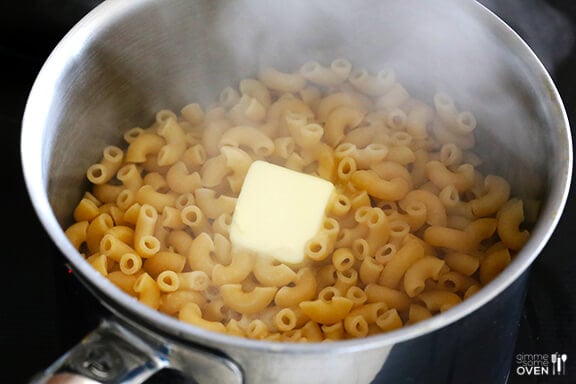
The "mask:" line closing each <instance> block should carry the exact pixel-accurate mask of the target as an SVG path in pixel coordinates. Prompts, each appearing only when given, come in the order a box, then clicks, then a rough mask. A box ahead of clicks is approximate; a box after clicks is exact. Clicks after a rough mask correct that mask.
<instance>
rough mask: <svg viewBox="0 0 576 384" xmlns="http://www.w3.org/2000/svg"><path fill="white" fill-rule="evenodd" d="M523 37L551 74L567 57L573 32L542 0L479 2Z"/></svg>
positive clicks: (563, 19)
mask: <svg viewBox="0 0 576 384" xmlns="http://www.w3.org/2000/svg"><path fill="white" fill-rule="evenodd" d="M480 2H481V3H482V4H484V5H485V6H486V7H488V8H489V9H491V10H492V11H494V13H496V14H497V15H499V16H500V17H501V18H502V19H503V20H504V21H506V22H507V23H508V24H509V25H510V26H511V27H512V28H514V30H515V31H516V32H517V33H518V34H519V35H520V36H522V38H523V39H524V40H525V41H526V43H527V44H528V45H529V46H530V47H531V48H532V50H534V53H536V55H537V56H538V57H539V59H540V61H542V64H544V66H545V67H546V69H547V70H548V71H549V72H551V73H553V72H554V71H555V70H556V69H557V66H558V65H559V64H560V63H562V61H563V60H564V59H565V58H566V57H567V56H568V55H569V53H570V51H571V50H572V47H573V45H574V39H575V31H574V26H573V24H572V23H571V22H570V20H569V19H568V18H567V17H566V16H565V15H564V14H562V13H561V12H560V11H559V10H558V9H556V8H553V7H552V6H551V5H550V4H548V3H546V2H545V1H543V0H508V1H497V0H481V1H480Z"/></svg>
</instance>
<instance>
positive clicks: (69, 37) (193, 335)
mask: <svg viewBox="0 0 576 384" xmlns="http://www.w3.org/2000/svg"><path fill="white" fill-rule="evenodd" d="M155 2H157V1H155V0H143V1H139V2H133V1H130V0H109V1H105V2H103V3H101V4H99V5H98V6H96V7H95V8H94V9H93V10H92V11H91V12H89V13H88V14H87V15H86V16H85V17H84V18H83V19H82V20H80V22H79V23H77V24H76V25H75V26H74V27H73V28H72V29H71V30H70V31H69V32H68V33H67V34H66V35H65V36H64V38H63V39H62V40H61V41H60V42H59V43H58V45H57V46H56V47H55V48H54V50H53V51H52V53H51V54H50V55H49V57H48V59H47V60H46V62H45V63H44V65H43V67H42V68H41V70H40V72H39V74H38V76H37V78H36V80H35V82H34V84H33V86H32V88H31V91H30V94H29V97H28V100H27V103H26V107H25V111H24V115H23V120H22V133H21V148H20V151H21V161H22V167H23V172H24V179H25V183H26V187H27V190H28V193H29V197H30V199H31V202H32V205H33V207H34V209H35V211H36V213H37V216H38V218H39V219H40V222H41V223H42V225H43V227H44V228H45V230H46V231H47V232H48V234H49V235H50V237H51V238H52V240H53V242H54V243H55V244H56V246H57V248H58V249H59V250H60V251H61V252H62V253H63V254H64V255H65V257H66V258H67V260H69V261H70V263H71V265H72V266H73V270H74V271H75V272H77V273H79V274H80V275H81V277H82V282H83V283H84V284H86V285H89V287H88V288H89V290H90V291H91V292H92V291H93V289H96V291H97V292H98V293H99V294H103V295H104V296H105V297H106V299H109V300H112V301H113V302H114V303H115V304H118V305H119V306H120V307H121V308H122V309H123V310H124V311H127V312H129V313H130V315H133V316H135V317H136V318H144V319H145V320H146V321H147V322H148V323H151V324H153V325H154V326H155V327H156V328H158V329H161V330H163V331H164V332H167V333H170V334H172V335H174V336H176V337H178V338H182V339H185V340H187V341H193V342H196V343H207V344H209V345H228V346H233V347H239V348H250V349H254V350H260V351H267V352H277V353H289V354H290V353H293V354H306V353H323V354H324V353H339V352H342V351H343V350H346V351H352V350H366V349H371V348H377V347H382V346H384V345H390V346H391V345H393V344H395V343H398V342H402V341H406V340H409V339H413V338H416V337H418V336H421V335H424V334H427V333H430V332H432V331H435V330H438V329H440V328H442V327H444V326H446V325H449V324H451V323H453V322H455V321H457V320H459V319H462V318H463V317H465V316H467V315H469V314H470V313H472V312H473V311H475V310H477V309H479V308H480V307H482V306H483V305H484V304H486V303H487V302H489V301H491V300H492V299H494V298H495V297H496V296H498V295H499V294H500V293H501V292H502V291H504V290H505V289H506V288H507V287H508V286H509V285H511V284H512V283H513V282H514V281H515V280H517V279H518V278H519V276H520V275H521V274H522V273H523V272H525V271H526V270H527V269H528V268H529V267H530V265H531V263H532V262H533V261H534V260H535V258H536V257H537V256H538V255H539V253H540V252H541V251H542V249H543V248H544V247H545V245H546V243H547V242H548V240H549V238H550V237H551V236H552V234H553V232H554V230H555V228H556V226H557V224H558V222H559V220H560V217H561V215H562V213H563V210H564V206H565V204H566V201H567V198H568V194H569V189H570V182H571V178H572V156H573V155H572V138H571V134H570V128H569V121H568V117H567V115H566V111H565V108H564V105H563V103H562V100H561V97H560V95H559V92H558V90H557V88H556V86H555V84H554V82H553V80H552V78H551V77H550V75H549V74H548V72H547V70H546V69H545V67H544V65H543V64H542V63H541V62H540V60H539V59H538V58H537V56H536V55H535V54H534V52H533V51H532V50H531V48H530V47H529V46H528V45H527V44H526V43H525V42H524V41H523V40H522V38H521V37H520V36H519V35H518V34H517V33H516V32H515V31H514V30H512V29H511V28H510V27H509V26H508V25H507V24H506V23H505V22H504V21H502V20H501V19H500V18H499V17H498V16H496V15H495V14H494V13H492V12H491V11H490V10H488V9H487V8H486V7H484V6H483V5H481V4H480V3H477V2H476V1H474V2H461V3H462V5H463V6H465V7H469V10H470V12H478V14H479V15H480V16H481V17H485V18H487V19H488V22H490V23H491V24H492V25H493V26H494V27H495V28H496V29H499V31H497V32H500V33H503V34H505V35H507V37H509V40H510V43H511V44H513V45H514V47H513V48H514V50H513V51H514V53H515V54H517V55H521V56H522V57H521V58H522V60H523V61H524V62H525V63H526V64H528V65H529V66H530V67H531V70H532V71H533V72H535V73H537V74H538V75H539V79H540V82H541V89H542V90H547V92H548V93H549V95H548V97H549V99H550V100H551V102H552V105H553V107H555V110H554V111H552V112H553V114H554V119H555V122H556V123H557V125H558V126H557V127H556V128H557V130H558V133H559V135H560V137H559V142H560V143H563V147H562V148H561V151H562V154H561V156H562V157H563V158H565V162H564V167H563V168H562V169H561V170H559V174H560V176H559V177H558V180H557V181H556V183H555V184H554V185H551V188H550V191H549V196H548V200H547V204H546V206H545V207H544V209H543V211H542V212H541V214H540V218H539V220H538V222H537V224H536V226H535V228H534V229H533V231H532V234H531V236H530V239H529V241H528V242H527V244H526V245H525V246H524V248H523V249H522V250H521V251H520V252H519V253H518V254H517V255H516V256H515V257H514V259H513V261H512V263H511V264H510V265H509V266H508V267H507V268H506V269H505V270H504V271H503V272H502V273H500V274H499V276H497V277H496V278H495V279H494V280H493V281H491V282H490V283H489V284H487V285H486V286H484V287H483V288H482V289H481V290H480V291H479V292H478V293H477V294H475V295H473V296H472V297H469V298H468V299H466V300H464V301H463V302H462V303H460V304H458V305H457V306H455V307H453V308H451V309H449V310H447V311H445V312H443V313H440V314H437V315H434V316H432V317H431V318H429V319H427V320H424V321H421V322H419V323H416V324H413V325H407V326H404V327H402V328H400V329H397V330H394V331H390V332H386V333H382V334H379V335H373V336H368V337H364V338H358V339H350V340H342V341H334V342H329V343H287V342H272V341H261V340H252V339H246V338H240V337H234V336H230V335H224V334H219V333H215V332H210V331H207V330H204V329H201V328H198V327H194V326H192V325H189V324H186V323H184V322H182V321H180V320H178V319H176V318H172V317H170V316H168V315H165V314H163V313H161V312H159V311H156V310H154V309H151V308H149V307H147V306H145V305H144V304H141V303H140V302H138V301H137V300H135V299H134V298H133V297H131V296H129V295H128V294H126V293H124V292H122V291H121V290H120V289H119V288H117V287H116V286H115V285H114V284H113V283H111V282H110V281H109V280H107V279H106V278H105V277H103V276H101V275H100V274H99V273H98V272H97V271H96V270H95V269H94V268H93V267H92V266H91V265H89V264H88V263H87V262H85V260H84V258H83V257H82V256H81V255H80V254H79V252H77V251H76V249H75V248H74V247H73V246H72V245H71V244H70V243H69V242H68V240H67V238H66V236H65V234H64V231H63V229H62V228H61V226H60V224H59V223H58V221H57V219H56V217H55V215H54V213H53V212H52V209H51V206H50V203H49V200H48V196H47V194H46V192H45V191H46V186H47V183H48V172H47V168H48V164H49V159H48V157H47V155H46V154H45V153H44V150H43V147H44V144H45V142H46V140H47V139H46V138H45V137H44V135H43V134H44V127H45V126H46V125H47V124H48V123H47V122H49V120H50V117H49V103H47V102H46V101H47V100H50V99H51V97H52V96H54V95H55V89H56V85H57V83H58V81H59V78H60V77H61V70H62V68H66V65H67V63H68V60H69V58H70V57H73V54H74V52H75V51H77V49H76V47H80V46H82V45H83V44H85V42H86V41H87V40H89V39H91V38H92V36H93V35H94V34H95V32H97V31H98V30H100V29H101V28H103V27H105V26H107V25H110V23H114V22H115V21H116V20H119V19H120V18H121V16H122V15H124V14H126V13H130V12H133V11H135V10H136V9H138V8H139V7H146V6H149V5H151V3H155ZM38 130H40V132H38ZM99 299H100V300H101V301H104V304H105V305H106V306H107V307H109V308H110V309H112V311H113V312H115V313H118V311H116V310H115V309H114V308H113V307H111V306H110V305H109V303H107V302H106V300H103V299H102V298H99ZM121 316H123V315H121ZM129 319H130V320H132V321H134V320H135V319H134V318H132V317H129ZM136 321H137V320H136Z"/></svg>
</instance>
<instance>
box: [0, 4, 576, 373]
mask: <svg viewBox="0 0 576 384" xmlns="http://www.w3.org/2000/svg"><path fill="white" fill-rule="evenodd" d="M481 2H482V3H485V4H486V5H487V6H489V7H490V8H491V9H493V10H494V11H495V13H497V14H498V15H500V16H501V17H502V18H503V19H504V20H505V21H507V22H508V23H509V25H511V26H512V27H513V28H514V29H515V30H516V31H517V32H518V33H519V34H520V35H521V36H522V37H523V38H524V39H525V40H526V41H527V42H528V44H529V45H530V46H531V47H532V48H533V49H534V51H535V52H536V54H537V55H538V56H539V57H540V58H541V60H542V62H543V63H544V64H545V65H546V66H547V68H548V70H549V72H550V73H551V75H552V77H553V79H554V81H555V82H556V84H557V87H558V89H559V91H560V94H561V96H562V98H563V101H564V103H565V106H566V110H567V113H568V117H569V120H570V121H571V122H572V125H576V48H575V47H574V40H575V38H576V30H575V27H576V1H573V0H548V1H544V0H493V1H488V0H486V1H481ZM98 3H100V1H96V0H92V1H89V0H84V1H82V0H68V1H61V2H54V1H49V0H30V1H21V2H19V3H18V5H15V4H6V2H3V3H2V5H0V11H4V12H0V15H2V18H3V22H2V23H0V62H1V63H2V64H1V65H2V69H3V71H2V72H3V75H4V76H3V77H4V78H3V81H2V85H1V87H0V126H1V127H2V128H3V129H2V130H3V132H4V135H5V136H4V139H3V142H4V147H3V150H2V151H0V153H2V157H3V164H6V165H7V166H6V167H5V168H4V172H7V175H5V176H4V178H3V179H4V180H5V183H4V185H5V187H4V188H3V189H2V194H3V196H4V198H3V201H4V202H5V203H4V204H5V205H4V206H3V208H4V212H5V214H4V220H5V221H7V222H6V223H5V226H7V227H8V228H9V229H8V232H7V233H5V235H4V238H5V242H4V244H5V246H4V252H2V255H1V256H0V274H1V276H2V280H1V281H2V282H3V283H4V286H5V288H4V289H3V290H2V308H1V309H0V350H1V351H2V355H3V357H2V358H1V359H0V383H20V382H22V383H23V382H25V381H26V380H27V379H28V378H29V377H30V376H31V375H32V374H34V373H36V372H38V371H40V370H42V369H44V368H46V367H47V366H48V365H50V364H51V363H52V362H53V361H54V360H55V359H56V358H58V357H59V356H60V355H61V354H62V353H64V352H65V351H66V350H67V349H68V348H70V347H71V346H72V345H74V344H75V343H76V342H77V341H79V340H80V339H81V337H82V336H84V335H85V334H86V333H87V332H89V331H90V330H92V329H93V328H94V326H95V325H96V324H97V323H98V316H97V315H95V313H96V312H97V311H98V310H99V308H100V305H99V303H98V302H97V301H96V300H95V299H94V298H93V297H91V296H90V295H87V294H85V292H84V291H83V289H82V287H80V286H79V284H78V282H77V281H76V279H75V278H74V276H72V275H71V274H69V273H68V269H67V267H66V263H65V259H64V257H63V256H62V255H61V254H60V253H59V252H58V251H57V250H56V248H55V247H54V245H53V244H52V242H51V240H50V239H49V237H48V236H47V235H46V233H45V231H44V229H43V228H42V227H41V225H40V223H39V221H38V220H37V218H36V215H35V212H34V210H33V208H32V206H31V204H30V201H29V198H28V195H27V191H26V188H25V185H24V182H23V177H22V172H21V166H20V147H19V144H20V124H21V118H22V114H23V111H24V107H25V102H26V98H27V95H28V92H29V90H30V88H31V86H32V83H33V81H34V79H35V76H36V74H37V73H38V71H39V70H40V68H41V66H42V64H43V62H44V60H45V59H46V58H47V56H48V54H49V53H50V51H51V49H52V48H53V47H54V46H55V45H56V44H57V42H58V41H59V39H60V38H62V37H63V36H64V34H65V33H66V32H67V31H68V30H69V29H70V28H71V27H72V25H73V24H74V23H75V22H76V21H78V20H79V19H80V18H81V17H82V16H83V15H84V14H86V13H87V12H88V11H89V10H90V9H92V8H93V7H94V6H96V5H97V4H98ZM2 7H5V8H6V9H2ZM573 184H574V183H573ZM572 189H573V188H572ZM572 195H573V194H572ZM574 234H576V202H575V201H574V199H569V201H568V204H567V206H566V210H565V212H564V215H563V216H562V219H561V221H560V223H559V225H558V227H557V230H556V231H555V233H554V234H553V236H552V238H551V239H550V241H549V243H548V244H547V246H546V247H545V249H544V251H543V252H542V254H541V255H540V256H539V258H538V259H537V260H536V261H535V262H534V264H533V267H532V269H531V272H530V280H529V288H528V295H527V299H526V304H525V310H524V313H523V317H522V319H521V322H520V325H519V327H520V328H519V336H518V341H517V345H516V351H517V353H526V354H530V353H532V354H534V353H547V354H549V353H553V352H562V353H566V354H567V356H568V358H569V362H568V364H567V369H568V372H567V375H566V376H564V377H540V378H539V377H534V376H532V377H526V376H519V375H516V374H515V373H514V372H513V371H514V367H512V372H511V374H510V379H509V383H510V384H523V383H548V382H550V383H564V382H566V383H576V255H575V254H574V249H573V248H572V246H571V244H572V242H571V241H573V239H572V238H571V237H573V236H574ZM22 237H23V238H22ZM39 254H40V255H42V257H38V255H39ZM570 360H572V361H570ZM155 380H156V381H157V382H179V381H178V378H177V377H170V379H169V380H168V379H166V378H161V377H157V378H155Z"/></svg>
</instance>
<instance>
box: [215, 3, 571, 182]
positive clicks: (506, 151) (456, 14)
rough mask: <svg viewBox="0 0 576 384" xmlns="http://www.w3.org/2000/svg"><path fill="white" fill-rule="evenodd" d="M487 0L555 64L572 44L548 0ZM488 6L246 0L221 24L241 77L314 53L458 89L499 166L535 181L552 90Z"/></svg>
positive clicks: (411, 82) (424, 95)
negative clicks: (547, 98) (519, 26)
mask: <svg viewBox="0 0 576 384" xmlns="http://www.w3.org/2000/svg"><path fill="white" fill-rule="evenodd" d="M483 3H485V4H486V6H489V7H491V8H492V9H493V11H495V12H497V13H502V14H503V15H506V16H507V19H509V20H512V21H515V24H516V23H518V22H520V21H521V20H522V21H523V22H525V23H527V24H524V27H523V29H522V31H520V32H522V34H523V36H524V37H525V38H527V39H528V43H529V45H530V47H531V48H532V49H533V50H534V51H535V52H536V54H537V56H538V58H539V59H540V60H541V62H542V63H543V64H544V65H545V67H546V68H547V69H548V70H550V71H551V70H553V69H554V67H555V65H557V64H558V62H559V61H560V60H561V59H562V58H564V57H565V56H566V55H567V53H568V52H569V50H570V49H571V47H572V44H573V41H574V31H572V30H571V28H570V24H569V22H568V21H567V20H566V19H564V18H563V17H562V15H561V14H560V13H559V12H557V11H555V10H554V9H552V8H551V7H550V6H548V5H546V4H545V3H544V2H543V1H542V0H511V1H507V2H504V3H502V2H499V1H497V0H484V1H483ZM481 8H482V7H481V6H479V5H478V4H476V3H475V2H472V1H462V0H438V1H436V0H428V1H418V2H416V1H380V0H366V1H362V2H352V1H320V0H305V1H303V0H295V1H290V2H264V1H253V0H251V1H248V0H242V1H235V2H230V3H227V5H226V6H225V7H223V8H222V9H220V12H219V16H218V19H217V24H218V25H222V26H225V27H224V28H221V29H219V30H218V33H219V38H220V39H221V41H223V42H229V44H227V45H226V43H224V44H225V48H226V49H227V50H228V51H229V52H231V53H232V57H233V60H234V61H235V62H234V66H235V68H236V70H237V71H238V74H239V76H238V77H239V78H240V77H243V76H247V75H250V74H252V75H254V72H255V70H256V68H258V67H263V66H268V65H270V66H274V67H276V68H277V69H280V70H286V71H294V70H297V69H298V68H299V66H300V65H301V64H302V63H304V62H306V61H308V60H316V61H319V62H321V63H322V62H323V63H325V64H327V63H329V62H330V61H331V60H333V59H336V58H339V57H344V58H347V59H348V60H350V61H351V62H352V64H353V66H354V67H355V68H364V69H367V70H368V71H378V70H381V69H385V68H392V69H393V70H394V71H395V72H396V73H397V75H398V79H399V81H400V82H401V83H402V84H403V85H405V86H406V88H407V89H408V90H409V91H410V93H411V94H412V95H413V96H415V97H418V98H421V99H423V100H425V101H430V100H431V99H432V97H433V95H434V93H436V92H445V93H447V94H449V95H451V96H452V97H453V99H454V100H455V101H456V103H457V105H458V106H459V108H460V109H461V110H467V111H471V112H472V113H474V115H475V116H476V117H477V118H478V121H479V124H480V125H481V126H482V130H483V135H482V138H481V139H480V140H479V150H481V151H483V153H486V154H495V155H497V156H498V157H499V158H498V161H496V160H495V159H494V160H490V159H488V161H487V163H490V164H493V168H498V169H495V170H494V171H495V172H498V173H499V174H503V176H505V177H509V178H510V179H512V180H513V182H514V183H516V184H517V185H525V186H526V190H529V189H533V190H536V189H537V184H539V181H534V180H532V178H531V177H527V176H526V174H522V172H521V171H520V170H521V169H524V170H525V169H531V170H534V171H535V174H543V173H544V170H543V168H544V167H545V166H546V160H545V156H546V155H545V148H543V146H542V142H543V140H546V135H547V133H546V132H544V131H543V130H542V129H541V127H542V125H543V124H544V123H543V122H544V121H545V120H546V119H548V118H549V115H548V114H549V109H550V108H547V107H546V106H545V103H544V102H543V100H542V96H537V95H542V94H546V91H545V90H544V89H545V88H546V85H545V84H543V83H542V77H541V76H540V75H541V73H540V70H541V67H540V64H539V63H538V61H537V60H535V59H534V57H532V55H530V54H527V53H526V51H525V49H524V48H525V47H524V46H523V44H522V43H520V42H518V41H515V40H514V39H513V38H511V35H510V33H509V31H507V30H506V28H502V25H500V23H499V22H498V21H497V20H496V19H495V18H493V17H491V16H492V15H490V14H489V12H487V11H485V10H483V9H481ZM502 164H505V165H506V166H505V167H502ZM509 164H515V165H517V166H518V167H517V168H516V169H515V170H512V169H510V167H509ZM516 192H518V191H516ZM520 192H523V191H520Z"/></svg>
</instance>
